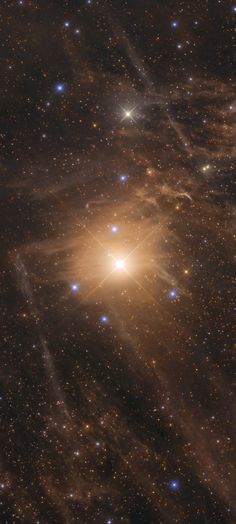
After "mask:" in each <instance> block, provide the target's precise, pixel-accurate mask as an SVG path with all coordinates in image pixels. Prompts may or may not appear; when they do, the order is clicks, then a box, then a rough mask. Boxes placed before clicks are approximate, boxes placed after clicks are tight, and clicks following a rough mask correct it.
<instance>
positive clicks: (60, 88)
mask: <svg viewBox="0 0 236 524" xmlns="http://www.w3.org/2000/svg"><path fill="white" fill-rule="evenodd" d="M55 91H56V93H63V92H64V91H65V84H63V83H62V82H58V83H57V84H56V85H55Z"/></svg>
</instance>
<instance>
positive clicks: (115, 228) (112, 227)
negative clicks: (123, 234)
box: [111, 226, 119, 233]
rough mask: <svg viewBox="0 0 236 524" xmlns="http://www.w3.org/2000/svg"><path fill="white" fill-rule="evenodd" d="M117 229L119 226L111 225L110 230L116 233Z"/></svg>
mask: <svg viewBox="0 0 236 524" xmlns="http://www.w3.org/2000/svg"><path fill="white" fill-rule="evenodd" d="M118 231H119V228H118V227H117V226H111V232H112V233H117V232H118Z"/></svg>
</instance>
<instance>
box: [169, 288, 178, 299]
mask: <svg viewBox="0 0 236 524" xmlns="http://www.w3.org/2000/svg"><path fill="white" fill-rule="evenodd" d="M168 295H169V297H170V298H176V297H177V291H176V289H171V290H170V291H169V293H168Z"/></svg>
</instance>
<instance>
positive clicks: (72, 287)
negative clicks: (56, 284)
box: [70, 282, 79, 291]
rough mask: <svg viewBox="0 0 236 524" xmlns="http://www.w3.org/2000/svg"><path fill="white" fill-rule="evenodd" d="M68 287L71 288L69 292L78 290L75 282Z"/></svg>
mask: <svg viewBox="0 0 236 524" xmlns="http://www.w3.org/2000/svg"><path fill="white" fill-rule="evenodd" d="M70 287H71V291H78V290H79V284H77V283H76V282H74V283H73V284H71V286H70Z"/></svg>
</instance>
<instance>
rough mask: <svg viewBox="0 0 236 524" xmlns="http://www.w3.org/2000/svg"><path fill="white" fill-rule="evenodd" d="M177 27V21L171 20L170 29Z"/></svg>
mask: <svg viewBox="0 0 236 524" xmlns="http://www.w3.org/2000/svg"><path fill="white" fill-rule="evenodd" d="M178 25H179V22H178V20H172V22H171V27H173V28H174V29H175V28H176V27H178Z"/></svg>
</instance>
